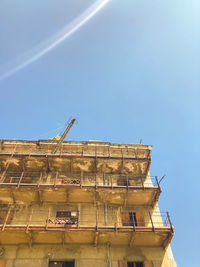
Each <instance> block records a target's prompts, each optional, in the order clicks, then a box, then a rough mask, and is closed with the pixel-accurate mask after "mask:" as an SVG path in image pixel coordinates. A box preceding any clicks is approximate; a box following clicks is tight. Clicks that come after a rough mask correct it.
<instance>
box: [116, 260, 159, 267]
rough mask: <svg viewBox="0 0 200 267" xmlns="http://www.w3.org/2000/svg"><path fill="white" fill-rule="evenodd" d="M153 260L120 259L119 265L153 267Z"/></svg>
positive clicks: (125, 266)
mask: <svg viewBox="0 0 200 267" xmlns="http://www.w3.org/2000/svg"><path fill="white" fill-rule="evenodd" d="M153 266H154V265H153V262H152V261H144V262H141V261H134V262H133V261H124V260H122V261H119V262H118V267H153Z"/></svg>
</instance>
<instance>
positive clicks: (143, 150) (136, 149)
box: [0, 140, 151, 176]
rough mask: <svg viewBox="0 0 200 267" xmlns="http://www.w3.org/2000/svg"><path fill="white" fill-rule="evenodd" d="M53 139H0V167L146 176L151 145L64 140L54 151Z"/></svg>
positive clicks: (16, 169)
mask: <svg viewBox="0 0 200 267" xmlns="http://www.w3.org/2000/svg"><path fill="white" fill-rule="evenodd" d="M55 146H56V142H55V141H49V140H46V141H45V140H44V141H37V142H36V141H12V140H2V142H1V146H0V167H1V170H2V171H7V170H9V171H12V172H15V171H23V170H26V171H30V172H31V171H34V170H39V171H43V172H45V171H46V172H49V171H52V172H55V171H59V172H81V171H84V172H105V173H133V172H134V173H135V174H136V175H138V176H139V175H142V176H146V175H147V174H148V171H149V168H150V164H151V157H150V153H151V146H146V145H142V144H138V145H119V144H110V143H104V142H70V141H68V142H64V143H63V145H62V146H61V147H60V150H59V151H58V152H57V153H56V154H53V152H52V151H53V150H54V148H55Z"/></svg>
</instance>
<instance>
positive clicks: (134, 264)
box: [127, 261, 144, 267]
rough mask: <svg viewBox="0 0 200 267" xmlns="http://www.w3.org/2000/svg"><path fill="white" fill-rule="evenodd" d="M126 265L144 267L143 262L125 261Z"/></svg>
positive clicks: (128, 266)
mask: <svg viewBox="0 0 200 267" xmlns="http://www.w3.org/2000/svg"><path fill="white" fill-rule="evenodd" d="M127 267H144V264H143V262H129V261H128V262H127Z"/></svg>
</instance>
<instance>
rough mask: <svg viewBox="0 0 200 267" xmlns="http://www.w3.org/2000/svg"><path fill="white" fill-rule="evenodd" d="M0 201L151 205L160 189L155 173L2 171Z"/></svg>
mask: <svg viewBox="0 0 200 267" xmlns="http://www.w3.org/2000/svg"><path fill="white" fill-rule="evenodd" d="M0 175H1V176H0V177H1V180H0V201H1V202H5V203H31V202H40V203H42V202H58V203H59V202H70V203H77V202H79V203H81V202H87V203H95V204H96V202H101V203H108V204H118V205H150V206H155V204H156V202H157V200H158V198H159V195H160V193H161V189H160V185H159V183H158V179H157V177H149V176H147V177H145V176H134V175H130V174H129V175H128V174H106V173H85V172H81V173H80V172H79V173H63V172H50V173H48V174H47V173H44V172H40V173H39V172H3V173H1V174H0Z"/></svg>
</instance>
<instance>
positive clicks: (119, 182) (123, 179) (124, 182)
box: [117, 176, 130, 186]
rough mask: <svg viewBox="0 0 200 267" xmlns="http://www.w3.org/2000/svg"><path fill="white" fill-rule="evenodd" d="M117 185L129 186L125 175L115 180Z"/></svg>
mask: <svg viewBox="0 0 200 267" xmlns="http://www.w3.org/2000/svg"><path fill="white" fill-rule="evenodd" d="M117 185H119V186H129V185H130V183H129V180H128V179H127V177H126V176H120V177H119V178H118V180H117Z"/></svg>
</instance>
